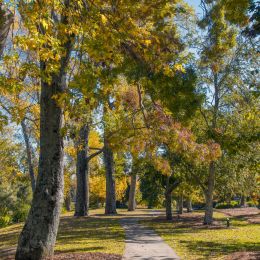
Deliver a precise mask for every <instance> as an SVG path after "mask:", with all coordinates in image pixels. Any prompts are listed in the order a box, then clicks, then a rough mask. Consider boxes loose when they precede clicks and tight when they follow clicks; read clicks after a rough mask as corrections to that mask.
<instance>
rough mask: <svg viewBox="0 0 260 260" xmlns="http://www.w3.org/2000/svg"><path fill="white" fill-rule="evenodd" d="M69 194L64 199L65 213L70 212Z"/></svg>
mask: <svg viewBox="0 0 260 260" xmlns="http://www.w3.org/2000/svg"><path fill="white" fill-rule="evenodd" d="M70 206H71V194H70V192H69V194H68V195H67V197H66V198H65V208H66V210H67V211H70V210H71V207H70Z"/></svg>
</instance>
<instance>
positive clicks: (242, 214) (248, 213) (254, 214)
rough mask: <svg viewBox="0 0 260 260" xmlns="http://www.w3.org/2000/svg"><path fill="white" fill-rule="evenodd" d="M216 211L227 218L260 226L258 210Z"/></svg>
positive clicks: (250, 208) (249, 208)
mask: <svg viewBox="0 0 260 260" xmlns="http://www.w3.org/2000/svg"><path fill="white" fill-rule="evenodd" d="M216 211H218V212H221V213H224V214H225V215H227V216H231V217H237V218H243V219H246V220H247V221H248V222H250V223H254V224H260V210H259V209H258V208H253V207H248V208H239V209H218V210H216Z"/></svg>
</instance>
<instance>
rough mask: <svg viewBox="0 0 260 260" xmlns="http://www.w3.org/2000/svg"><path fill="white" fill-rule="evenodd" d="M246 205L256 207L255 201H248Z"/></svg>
mask: <svg viewBox="0 0 260 260" xmlns="http://www.w3.org/2000/svg"><path fill="white" fill-rule="evenodd" d="M246 204H247V206H248V207H256V203H255V201H253V200H249V201H247V203H246Z"/></svg>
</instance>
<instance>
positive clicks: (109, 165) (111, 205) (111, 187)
mask: <svg viewBox="0 0 260 260" xmlns="http://www.w3.org/2000/svg"><path fill="white" fill-rule="evenodd" d="M103 154H104V163H105V169H106V207H105V214H108V215H109V214H117V212H116V190H115V177H114V171H115V170H114V156H113V151H112V150H111V148H110V147H109V144H108V142H107V140H106V138H105V139H104V153H103Z"/></svg>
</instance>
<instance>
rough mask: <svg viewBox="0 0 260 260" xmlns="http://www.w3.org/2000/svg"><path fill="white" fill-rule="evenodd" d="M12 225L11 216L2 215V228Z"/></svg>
mask: <svg viewBox="0 0 260 260" xmlns="http://www.w3.org/2000/svg"><path fill="white" fill-rule="evenodd" d="M11 223H12V218H11V216H10V215H1V216H0V227H6V226H8V225H9V224H11Z"/></svg>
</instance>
